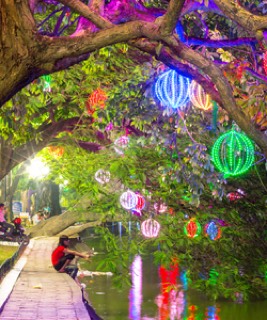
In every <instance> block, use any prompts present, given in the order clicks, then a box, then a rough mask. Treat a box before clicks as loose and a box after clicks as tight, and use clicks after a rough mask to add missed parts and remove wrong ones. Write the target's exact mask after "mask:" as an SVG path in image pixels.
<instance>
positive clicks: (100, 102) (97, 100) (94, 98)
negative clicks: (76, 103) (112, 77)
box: [88, 88, 108, 109]
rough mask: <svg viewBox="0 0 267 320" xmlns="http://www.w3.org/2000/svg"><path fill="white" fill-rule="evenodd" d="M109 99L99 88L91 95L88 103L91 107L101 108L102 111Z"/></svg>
mask: <svg viewBox="0 0 267 320" xmlns="http://www.w3.org/2000/svg"><path fill="white" fill-rule="evenodd" d="M107 98H108V97H107V95H106V93H105V91H103V90H102V89H100V88H98V89H96V90H94V91H93V92H92V93H91V94H90V96H89V98H88V103H89V104H90V106H91V107H99V108H100V109H104V108H105V102H106V100H107Z"/></svg>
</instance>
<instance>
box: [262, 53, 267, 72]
mask: <svg viewBox="0 0 267 320" xmlns="http://www.w3.org/2000/svg"><path fill="white" fill-rule="evenodd" d="M263 69H264V71H265V73H266V74H267V51H265V52H264V54H263Z"/></svg>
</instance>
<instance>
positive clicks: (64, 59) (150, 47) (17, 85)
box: [0, 0, 267, 155]
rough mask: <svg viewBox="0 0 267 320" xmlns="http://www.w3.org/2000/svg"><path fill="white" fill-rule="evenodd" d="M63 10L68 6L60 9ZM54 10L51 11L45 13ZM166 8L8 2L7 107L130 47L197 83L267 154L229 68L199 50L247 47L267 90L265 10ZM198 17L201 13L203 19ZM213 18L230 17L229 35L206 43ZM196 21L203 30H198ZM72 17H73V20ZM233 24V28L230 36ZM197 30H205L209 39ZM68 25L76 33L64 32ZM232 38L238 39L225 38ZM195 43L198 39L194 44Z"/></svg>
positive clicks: (194, 5) (216, 3)
mask: <svg viewBox="0 0 267 320" xmlns="http://www.w3.org/2000/svg"><path fill="white" fill-rule="evenodd" d="M58 3H61V4H62V5H59V6H58V7H56V8H55V6H57V5H58ZM48 4H49V5H51V6H50V7H52V9H48V10H47V11H46V5H48ZM160 4H161V8H159V9H157V8H155V5H154V3H153V2H152V7H151V8H149V7H148V6H145V3H144V2H143V1H141V0H140V1H137V0H132V1H124V0H113V1H103V0H102V1H100V0H96V1H90V3H89V5H88V6H87V5H85V4H84V3H83V2H82V1H78V0H77V1H73V0H64V1H58V2H56V1H28V2H23V3H7V2H5V1H1V13H2V16H3V18H2V20H1V23H2V26H1V32H2V37H1V48H2V49H1V75H2V77H1V82H0V89H1V90H0V91H1V95H0V103H1V105H3V103H5V102H6V101H8V100H9V99H10V98H11V97H12V96H13V95H14V94H15V93H16V92H18V91H19V90H21V89H22V88H23V87H25V86H26V85H27V84H29V83H31V82H32V81H33V80H34V79H37V78H39V77H40V76H41V75H44V74H49V73H53V72H57V71H59V70H63V69H66V68H68V67H70V66H71V65H74V64H75V63H78V62H80V61H82V60H84V59H87V58H88V56H89V54H90V53H92V52H94V51H95V50H98V49H100V48H103V47H105V46H108V45H112V44H115V43H121V42H128V43H129V44H130V45H131V46H133V47H135V48H138V49H139V50H141V51H143V52H147V53H149V54H150V55H151V56H154V57H156V58H157V60H159V61H161V62H163V63H164V64H166V65H167V66H169V67H171V68H173V69H176V70H177V71H179V72H180V73H182V74H184V75H187V76H190V77H191V78H194V79H196V80H197V81H198V82H199V83H200V84H201V85H202V86H203V88H204V89H205V90H206V92H207V93H209V94H210V95H211V96H212V98H213V99H214V100H215V101H217V102H218V103H219V105H220V106H221V107H222V108H224V109H225V110H226V111H227V112H228V113H229V115H230V117H231V118H232V119H233V120H234V121H235V122H236V123H237V124H238V126H239V127H240V128H241V129H242V130H243V131H244V132H246V133H247V134H248V135H249V136H250V137H251V138H252V139H253V140H254V141H255V142H256V144H257V145H258V146H259V147H260V148H261V150H262V152H263V153H264V154H265V155H266V154H267V147H266V145H267V143H266V142H267V138H266V135H264V133H263V132H261V131H260V130H258V128H257V126H255V123H253V121H251V118H250V117H248V115H247V114H246V112H244V111H243V110H242V109H241V108H240V107H238V106H237V104H236V100H235V96H234V91H233V87H232V86H231V85H230V83H229V81H228V79H227V77H226V76H225V75H224V72H223V70H222V67H221V66H218V65H217V63H215V62H216V61H215V62H214V61H212V60H211V59H210V58H209V55H208V54H205V52H204V54H203V53H201V51H200V50H199V49H200V48H202V47H206V48H208V47H227V48H229V46H231V47H232V48H233V47H234V48H235V47H237V48H238V47H241V48H245V49H246V50H245V54H244V58H243V57H242V59H247V61H248V64H249V67H245V68H243V69H244V71H245V72H246V73H249V74H251V75H252V78H254V79H255V81H260V82H262V81H263V83H265V80H266V78H265V76H264V75H263V73H262V68H261V67H260V65H259V63H260V62H261V60H262V53H263V51H262V46H264V45H265V33H264V30H265V27H266V23H267V18H266V17H265V16H264V15H262V12H261V11H260V10H263V9H264V7H263V6H260V3H258V2H256V3H255V1H251V2H250V1H248V2H245V1H240V3H238V2H232V1H230V0H227V1H220V0H211V1H209V2H208V5H207V3H206V2H204V1H185V0H184V1H179V2H178V1H175V0H171V1H162V2H160ZM257 4H258V6H257ZM40 5H43V7H40ZM53 10H54V11H53ZM199 10H202V11H201V14H200V15H199V14H198V12H197V11H199ZM43 11H44V12H45V13H47V19H44V16H45V14H43ZM73 12H76V14H78V15H81V17H82V18H80V19H79V22H78V24H77V26H76V29H75V30H74V28H75V26H74V24H75V21H76V18H77V15H75V14H73ZM203 12H204V13H203ZM9 13H10V14H9ZM49 14H50V15H49ZM56 14H57V15H56ZM212 15H215V17H218V16H223V17H225V19H226V20H227V22H225V23H223V24H220V26H222V27H223V30H222V31H219V32H220V34H221V35H222V37H221V38H220V39H219V40H212V39H211V37H210V36H207V32H208V31H209V30H208V29H209V26H208V25H205V20H206V21H208V20H209V18H210V16H212ZM195 16H197V18H196V24H195V25H193V26H192V19H193V18H194V19H195ZM50 17H53V18H54V21H55V17H56V18H57V23H51V22H50V21H51V20H50V19H49V18H50ZM68 17H71V18H72V17H73V18H72V19H71V18H70V19H69V20H68ZM192 17H193V18H192ZM248 17H249V19H248ZM190 20H191V21H190ZM47 21H48V26H47V27H46V26H45V22H47ZM66 21H67V22H66ZM178 21H179V22H181V24H182V26H183V28H184V31H185V32H184V34H183V35H185V33H186V35H185V37H186V42H187V44H188V45H187V44H185V43H184V42H183V41H181V38H179V37H177V34H176V33H174V32H173V31H174V29H175V27H176V25H177V22H178ZM193 24H194V23H193ZM227 24H228V25H229V24H230V28H228V29H227V30H225V26H226V25H227ZM197 25H200V26H202V27H203V28H204V29H205V28H206V29H205V30H204V32H203V33H204V37H203V34H202V35H201V32H199V30H200V31H201V28H196V27H197ZM69 26H70V28H69V33H65V31H66V29H67V27H69ZM213 27H214V25H213ZM186 28H187V29H188V30H189V32H188V30H186ZM196 29H198V34H196V35H195V34H194V33H193V31H195V30H196ZM14 30H16V31H17V32H15V31H14ZM63 31H64V33H63ZM229 32H231V33H232V34H233V35H234V36H232V37H227V39H225V40H224V39H222V38H223V36H224V34H226V33H228V34H229ZM239 35H240V36H239ZM241 35H242V36H241ZM243 35H245V37H243ZM196 36H197V37H198V39H196V38H194V37H196ZM201 36H202V39H201V38H200V39H199V37H201ZM229 50H230V49H229ZM231 50H232V49H231ZM231 50H230V51H231ZM238 66H241V68H242V63H241V62H238Z"/></svg>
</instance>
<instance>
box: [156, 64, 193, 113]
mask: <svg viewBox="0 0 267 320" xmlns="http://www.w3.org/2000/svg"><path fill="white" fill-rule="evenodd" d="M189 87H190V79H189V78H186V77H183V76H181V75H180V74H179V73H177V72H176V71H174V70H168V71H166V72H164V73H162V74H161V75H160V76H159V77H158V79H157V81H156V84H155V93H156V96H157V98H158V99H159V100H160V102H161V104H162V105H163V106H165V107H168V108H173V109H178V108H179V109H181V108H182V107H183V106H185V105H186V104H187V102H188V101H189Z"/></svg>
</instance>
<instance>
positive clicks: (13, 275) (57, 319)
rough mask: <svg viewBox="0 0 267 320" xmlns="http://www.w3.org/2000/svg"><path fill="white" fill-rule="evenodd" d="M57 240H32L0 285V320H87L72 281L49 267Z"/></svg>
mask: <svg viewBox="0 0 267 320" xmlns="http://www.w3.org/2000/svg"><path fill="white" fill-rule="evenodd" d="M57 241H58V238H45V237H42V238H38V239H37V238H36V239H32V240H31V241H30V243H29V245H28V247H27V248H26V250H25V252H24V253H23V254H22V256H21V258H20V259H19V261H18V262H17V263H16V265H15V266H14V268H13V269H12V270H11V271H10V273H9V274H7V276H6V277H5V279H4V280H3V281H2V283H1V284H0V312H1V313H0V319H1V320H11V319H12V320H37V319H38V320H63V319H64V320H77V319H78V320H90V316H89V315H88V312H87V310H86V308H85V306H84V304H83V302H82V295H81V290H80V288H79V287H78V285H77V284H76V283H75V281H74V280H73V279H72V278H71V277H70V276H68V275H67V274H64V273H58V272H56V271H55V270H54V269H53V267H52V266H51V262H50V256H51V252H52V250H53V248H54V247H55V246H56V244H57Z"/></svg>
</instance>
